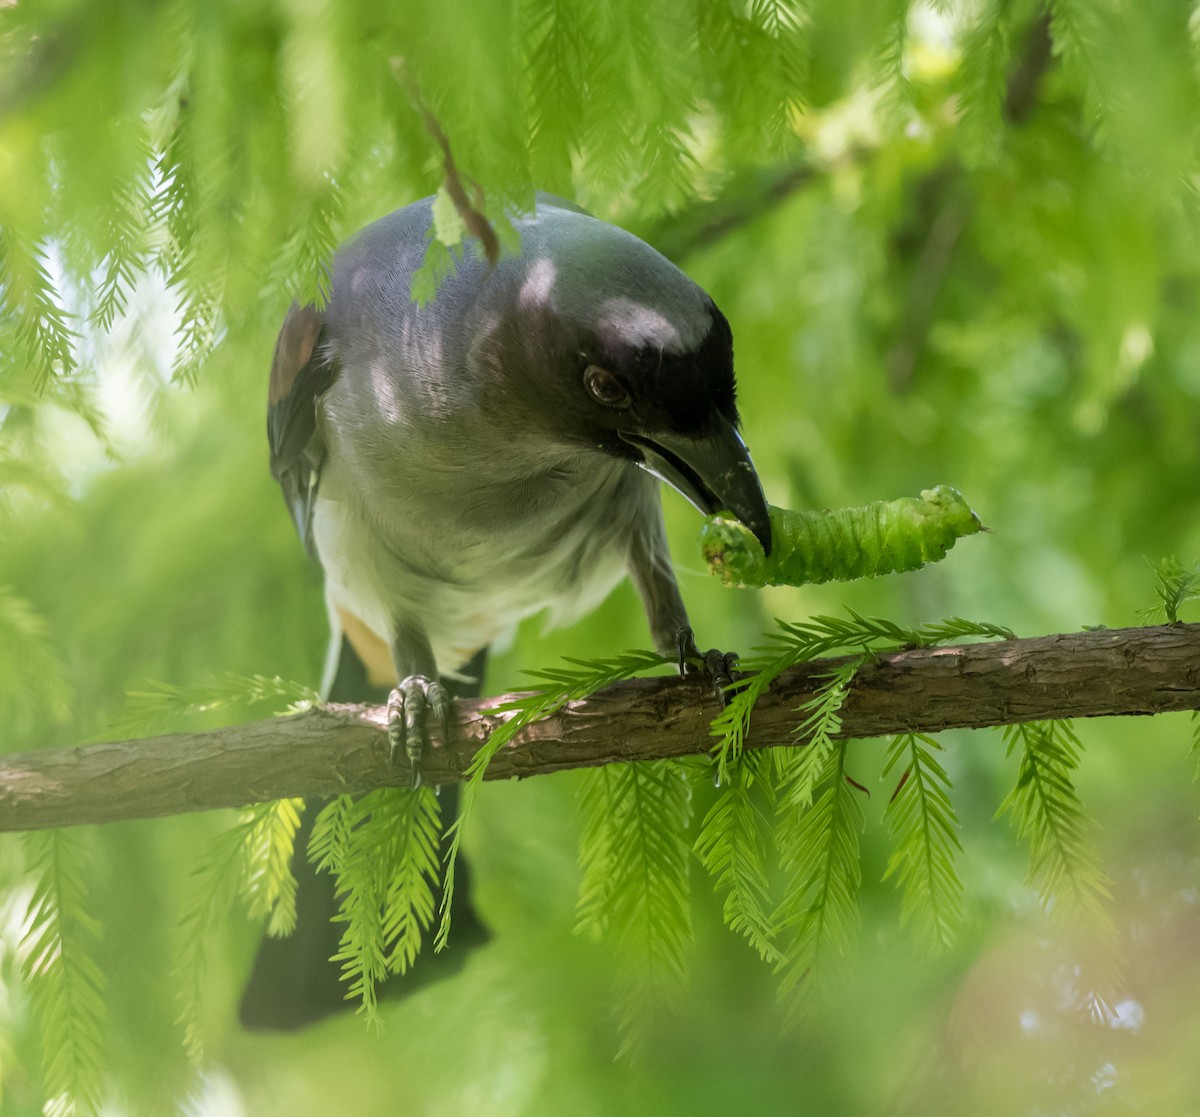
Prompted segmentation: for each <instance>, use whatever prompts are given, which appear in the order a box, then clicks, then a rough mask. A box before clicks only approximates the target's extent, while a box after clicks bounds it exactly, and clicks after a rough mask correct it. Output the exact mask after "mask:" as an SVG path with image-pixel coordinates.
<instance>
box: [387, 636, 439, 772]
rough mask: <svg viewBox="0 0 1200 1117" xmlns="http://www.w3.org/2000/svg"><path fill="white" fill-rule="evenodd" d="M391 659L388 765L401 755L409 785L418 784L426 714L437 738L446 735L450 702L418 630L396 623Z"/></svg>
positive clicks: (426, 732) (426, 738)
mask: <svg viewBox="0 0 1200 1117" xmlns="http://www.w3.org/2000/svg"><path fill="white" fill-rule="evenodd" d="M392 660H393V662H394V663H395V666H396V678H397V679H398V680H399V682H397V683H396V686H395V687H394V688H393V689H392V692H391V693H390V694H389V695H388V702H387V718H388V747H389V755H390V757H391V761H392V764H394V765H395V764H398V763H399V760H400V757H401V755H404V756H405V757H407V758H408V763H409V766H410V768H411V769H412V786H413V787H420V786H421V757H422V755H423V754H424V752H425V748H426V746H427V745H428V744H429V729H430V721H429V718H430V715H431V714H432V715H433V717H434V718H436V719H437V724H438V727H439V728H440V730H441V739H442V741H443V742H444V741H446V740H447V738H448V737H449V735H450V715H451V713H452V711H453V709H454V705H453V703H452V701H451V699H450V695H449V693H448V692H447V690H446V688H445V687H444V686H443V685H442V684H441V683H440V682H438V680H437V678H436V674H437V663H436V661H435V660H434V658H433V651H432V649H431V648H430V646H429V639H428V638H427V637H426V635H425V633H424V632H423V631H421V630H420V629H417V628H413V627H411V626H399V625H398V626H397V630H396V635H395V636H394V637H393V642H392Z"/></svg>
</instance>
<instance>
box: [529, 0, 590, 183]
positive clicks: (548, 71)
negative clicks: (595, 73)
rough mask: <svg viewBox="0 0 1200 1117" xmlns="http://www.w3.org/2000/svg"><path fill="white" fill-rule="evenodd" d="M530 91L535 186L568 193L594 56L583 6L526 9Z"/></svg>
mask: <svg viewBox="0 0 1200 1117" xmlns="http://www.w3.org/2000/svg"><path fill="white" fill-rule="evenodd" d="M525 18H526V28H527V30H526V34H525V41H526V42H527V44H528V48H527V54H526V58H525V71H526V77H525V86H526V88H527V90H528V96H529V101H530V106H529V108H530V136H529V148H530V150H529V155H530V161H531V164H532V169H533V176H534V181H535V182H538V183H540V184H541V185H542V186H543V187H544V188H545V189H547V190H553V191H558V192H559V193H569V192H570V190H571V158H572V155H573V154H574V152H575V150H576V149H577V147H578V145H579V140H580V137H579V136H578V134H577V132H576V129H577V128H578V124H579V121H581V120H582V119H583V116H584V98H585V91H586V90H587V88H588V84H589V77H590V69H591V65H592V51H591V49H590V39H589V30H588V26H587V23H586V21H585V20H583V19H581V18H580V17H579V5H577V4H575V3H571V2H568V0H529V3H527V4H526V12H525Z"/></svg>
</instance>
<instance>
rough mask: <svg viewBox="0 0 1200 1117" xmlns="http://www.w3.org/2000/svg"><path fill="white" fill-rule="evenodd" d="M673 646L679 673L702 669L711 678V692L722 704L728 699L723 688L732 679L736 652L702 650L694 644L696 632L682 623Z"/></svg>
mask: <svg viewBox="0 0 1200 1117" xmlns="http://www.w3.org/2000/svg"><path fill="white" fill-rule="evenodd" d="M675 648H676V651H677V652H678V653H679V673H680V674H681V675H693V674H695V673H696V672H697V671H703V672H704V673H705V674H706V675H707V676H708V677H709V679H711V680H712V686H713V693H714V694H715V695H716V696H717V698H718V699H720V702H721V705H722V706H724V705H725V703H726V702H728V701H729V698H728V696H727V695H726V693H725V688H726V687H727V686H729V685H730V684H731V683H732V682H733V679H734V674H733V672H734V668H735V667H736V666H737V661H738V654H737V652H722V651H718V650H717V649H716V648H709V649H708V651H706V652H702V651H701V650H700V649H699V648H698V647H697V646H696V634H695V633H694V632H693V631H692V630H691V627H690V626H688V625H684V626H683V627H682V628H681V629H679V631H678V632H676V633H675Z"/></svg>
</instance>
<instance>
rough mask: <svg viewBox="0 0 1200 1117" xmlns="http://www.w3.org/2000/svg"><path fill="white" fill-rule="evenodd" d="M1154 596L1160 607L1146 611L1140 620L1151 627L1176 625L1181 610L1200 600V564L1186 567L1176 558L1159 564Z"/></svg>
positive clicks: (1155, 566) (1169, 557) (1168, 558)
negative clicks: (1191, 602)
mask: <svg viewBox="0 0 1200 1117" xmlns="http://www.w3.org/2000/svg"><path fill="white" fill-rule="evenodd" d="M1154 592H1155V594H1156V595H1157V596H1158V604H1157V605H1153V606H1151V607H1150V608H1149V609H1143V610H1142V611H1141V613H1140V614H1139V617H1140V619H1142V620H1144V621H1146V622H1147V623H1151V622H1153V621H1155V620H1158V621H1166V622H1167V624H1175V623H1176V622H1177V621H1178V620H1179V610H1180V609H1181V608H1182V607H1183V606H1184V605H1186V604H1187V603H1188V602H1189V601H1195V600H1196V598H1198V597H1200V563H1195V562H1194V563H1192V564H1191V566H1184V565H1183V563H1181V562H1180V561H1179V559H1177V558H1176V557H1175V556H1174V555H1170V556H1168V557H1167V558H1165V559H1162V560H1161V561H1160V562H1156V563H1155V564H1154Z"/></svg>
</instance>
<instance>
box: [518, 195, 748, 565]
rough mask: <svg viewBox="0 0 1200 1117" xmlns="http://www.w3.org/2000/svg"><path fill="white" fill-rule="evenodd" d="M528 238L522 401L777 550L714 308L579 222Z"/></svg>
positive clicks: (642, 254) (618, 235)
mask: <svg viewBox="0 0 1200 1117" xmlns="http://www.w3.org/2000/svg"><path fill="white" fill-rule="evenodd" d="M518 227H520V226H518ZM522 236H523V252H522V257H523V260H522V262H521V270H520V282H519V284H518V285H517V288H516V294H515V297H516V307H515V310H516V313H515V315H514V317H513V319H512V321H513V323H514V324H515V330H514V331H506V332H507V333H509V341H510V343H513V344H515V345H517V346H519V347H520V348H521V350H522V351H523V359H522V360H520V361H519V362H517V364H518V365H519V367H520V368H521V369H522V370H523V376H524V377H525V378H527V379H528V381H529V382H530V387H531V388H532V392H527V393H526V394H525V398H534V399H536V400H537V404H536V407H537V409H538V411H539V412H540V413H541V414H542V415H543V416H544V417H545V421H546V422H547V423H548V424H552V425H553V426H554V428H555V430H556V431H558V432H560V433H561V434H562V435H563V436H564V437H565V438H567V439H569V440H570V441H571V442H572V443H573V444H575V445H580V446H586V447H588V448H589V449H591V450H597V451H599V452H601V453H603V454H605V455H607V456H610V457H614V458H620V459H623V460H626V461H630V462H633V463H635V464H636V465H638V466H640V467H641V468H642V469H645V470H647V471H648V472H650V473H652V474H654V475H655V476H656V477H658V478H660V479H661V480H663V481H665V482H666V483H667V484H668V485H670V486H671V487H672V488H674V489H676V490H677V491H678V492H679V493H681V494H682V495H683V496H684V497H685V498H686V499H687V500H688V501H690V502H691V503H692V504H693V505H695V506H696V508H698V509H699V510H700V511H701V512H704V513H706V514H711V513H714V512H718V511H721V510H722V509H727V510H728V511H730V512H732V513H733V514H734V515H735V516H736V517H737V518H738V519H739V520H740V521H741V522H742V523H743V524H745V525H746V527H748V528H749V529H750V530H751V531H752V532H753V533H754V535H755V536H756V537H757V538H758V540H759V541H760V542H761V543H762V545H763V548H764V550H766V551H768V552H769V551H770V549H771V527H770V521H769V519H768V515H767V502H766V499H765V497H764V496H763V491H762V486H761V484H760V483H759V480H758V475H757V473H756V472H755V469H754V463H753V462H752V461H751V460H750V454H749V451H748V450H747V449H746V445H745V443H744V442H743V441H742V439H741V436H740V435H739V434H738V422H739V420H738V412H737V403H736V385H735V381H734V373H733V334H732V331H731V330H730V328H729V323H728V322H727V321H726V320H725V316H724V315H723V314H722V313H721V312H720V310H718V309H717V307H716V305H715V304H714V302H713V301H712V299H711V298H709V296H708V295H707V294H706V293H705V292H704V291H703V290H702V289H701V288H700V287H698V286H697V285H696V284H695V283H693V282H692V281H691V280H690V279H688V278H687V276H685V275H684V274H683V273H682V272H681V271H680V270H679V269H678V268H676V267H675V266H674V265H673V264H671V263H670V262H669V261H668V260H666V259H665V258H664V257H662V256H660V255H659V254H658V253H657V252H655V251H654V250H653V249H652V248H650V247H649V246H648V245H647V244H645V243H644V242H642V241H640V240H638V239H637V238H636V237H634V236H632V235H631V234H629V233H626V232H624V231H623V230H621V229H618V228H616V227H614V226H612V225H607V224H605V223H604V222H601V221H597V220H595V219H594V218H591V217H588V216H586V215H584V214H580V213H576V212H573V211H568V210H559V209H554V208H551V209H549V210H546V209H545V208H540V209H539V215H538V219H537V221H536V222H530V223H529V224H528V225H526V227H524V228H522Z"/></svg>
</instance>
